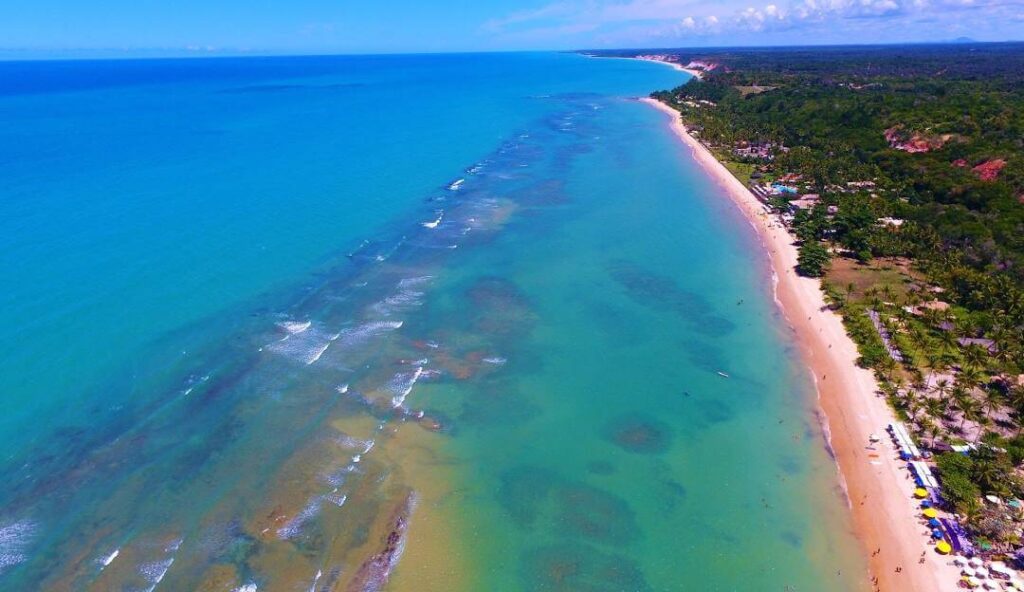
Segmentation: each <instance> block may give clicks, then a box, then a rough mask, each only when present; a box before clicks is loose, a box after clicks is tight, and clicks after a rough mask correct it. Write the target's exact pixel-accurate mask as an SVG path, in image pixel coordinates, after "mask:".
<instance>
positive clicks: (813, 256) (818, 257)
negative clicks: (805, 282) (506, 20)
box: [796, 240, 831, 277]
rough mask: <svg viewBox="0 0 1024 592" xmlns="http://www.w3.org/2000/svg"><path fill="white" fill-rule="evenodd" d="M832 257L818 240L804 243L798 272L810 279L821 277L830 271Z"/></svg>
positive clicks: (798, 261)
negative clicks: (829, 265)
mask: <svg viewBox="0 0 1024 592" xmlns="http://www.w3.org/2000/svg"><path fill="white" fill-rule="evenodd" d="M830 260H831V256H830V255H829V254H828V249H827V248H825V247H824V246H823V245H822V244H821V243H819V242H818V241H816V240H808V241H804V243H803V244H802V245H800V254H799V257H798V259H797V265H796V270H797V271H798V272H800V275H806V276H808V277H821V276H823V275H825V271H826V270H827V269H828V264H829V261H830Z"/></svg>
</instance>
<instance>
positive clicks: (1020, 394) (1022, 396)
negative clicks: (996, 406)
mask: <svg viewBox="0 0 1024 592" xmlns="http://www.w3.org/2000/svg"><path fill="white" fill-rule="evenodd" d="M1007 403H1008V404H1009V405H1010V407H1012V408H1013V414H1014V416H1015V419H1016V420H1017V435H1018V436H1019V435H1020V434H1021V431H1024V386H1021V385H1019V384H1018V385H1015V386H1014V387H1012V388H1011V389H1010V392H1009V394H1008V396H1007Z"/></svg>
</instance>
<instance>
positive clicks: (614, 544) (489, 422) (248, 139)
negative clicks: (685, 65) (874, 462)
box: [0, 53, 864, 592]
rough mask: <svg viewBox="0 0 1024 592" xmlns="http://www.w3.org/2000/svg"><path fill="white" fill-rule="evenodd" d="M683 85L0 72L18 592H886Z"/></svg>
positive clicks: (176, 67)
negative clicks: (682, 97) (653, 98)
mask: <svg viewBox="0 0 1024 592" xmlns="http://www.w3.org/2000/svg"><path fill="white" fill-rule="evenodd" d="M685 77H686V75H685V74H681V73H679V72H676V71H674V70H672V69H670V68H666V67H664V66H662V65H658V64H650V63H641V62H637V61H631V60H615V59H593V58H585V57H582V56H579V55H574V54H557V53H524V54H486V55H472V54H463V55H411V56H386V57H384V56H368V57H278V58H237V59H236V58H230V59H229V58H225V59H188V60H177V59H168V60H122V61H67V62H7V63H0V179H2V183H0V277H3V289H2V290H0V298H2V300H0V404H2V409H3V410H4V413H3V414H2V415H0V451H2V453H0V454H2V457H0V590H97V591H100V590H103V591H106V590H118V591H121V590H125V591H127V590H131V591H134V590H208V591H211V592H212V591H225V592H229V591H230V592H255V591H257V590H259V591H264V590H268V591H270V590H289V591H290V590H303V591H305V590H311V591H320V590H325V591H328V590H351V591H363V590H367V591H369V590H415V591H417V592H422V591H430V590H445V591H451V590H531V591H532V590H566V591H569V590H572V591H591V590H593V591H646V590H683V589H686V590H689V589H703V590H754V589H758V590H782V589H784V587H785V586H793V588H792V589H794V590H853V589H860V588H861V587H862V586H863V585H864V581H863V580H864V577H863V574H864V568H863V560H862V558H861V556H860V549H859V548H858V546H857V544H856V542H855V541H854V539H853V538H852V537H851V535H850V534H849V525H848V523H847V517H846V513H845V508H844V506H843V503H844V502H843V500H842V498H841V495H840V494H839V493H838V491H837V487H836V484H837V475H836V468H835V466H834V464H833V463H832V461H831V460H830V459H829V457H828V456H827V454H826V452H825V450H824V441H823V438H822V434H821V430H820V428H819V426H818V423H817V421H816V419H815V409H816V404H815V402H814V399H813V391H812V389H811V388H810V385H809V382H808V380H807V377H806V376H805V372H804V370H803V368H802V366H801V364H800V363H799V360H798V359H797V358H796V354H795V353H794V349H793V347H792V343H791V342H790V341H789V337H788V333H787V332H786V331H785V327H784V323H783V321H782V320H781V319H780V317H779V316H778V314H777V311H776V310H775V307H774V304H773V303H772V294H771V285H770V276H769V272H768V270H767V268H766V262H765V260H764V257H763V255H762V254H761V253H760V251H759V246H758V244H757V242H756V238H755V237H754V236H753V234H752V231H751V230H750V229H749V228H748V227H747V226H746V224H745V223H744V222H743V221H742V218H740V217H739V215H738V214H737V213H736V212H734V211H733V210H732V208H731V206H730V205H729V203H728V202H727V201H726V200H725V199H723V197H722V195H721V192H720V191H719V189H718V188H716V187H715V186H714V185H713V184H712V183H711V182H710V181H709V180H708V179H706V178H705V177H704V176H703V174H702V172H701V171H700V170H699V168H698V167H697V166H696V164H695V163H693V162H692V161H691V159H690V158H689V157H688V154H687V153H686V151H685V148H684V147H682V146H681V145H679V144H678V142H676V141H675V139H674V138H673V137H672V136H671V134H670V133H669V132H668V131H667V130H666V125H665V121H664V116H663V115H661V114H659V113H657V112H656V111H654V110H653V109H650V108H649V107H647V106H645V105H643V104H641V103H638V102H636V101H635V100H632V98H633V97H636V96H643V95H646V94H648V93H649V92H651V91H653V90H658V89H664V88H670V87H673V86H676V85H678V84H680V83H682V82H683V81H684V80H685ZM719 372H725V373H727V374H728V375H729V376H730V378H728V379H724V378H722V377H721V376H720V375H719V374H718V373H719ZM840 573H841V574H842V575H840ZM754 582H756V584H754Z"/></svg>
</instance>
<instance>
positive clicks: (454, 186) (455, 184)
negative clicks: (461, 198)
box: [448, 179, 466, 191]
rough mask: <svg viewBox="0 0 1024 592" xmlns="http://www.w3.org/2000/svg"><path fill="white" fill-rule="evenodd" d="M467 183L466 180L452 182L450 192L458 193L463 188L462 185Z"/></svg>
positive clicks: (449, 186) (449, 185)
mask: <svg viewBox="0 0 1024 592" xmlns="http://www.w3.org/2000/svg"><path fill="white" fill-rule="evenodd" d="M465 182H466V180H465V179H456V180H455V181H452V182H451V183H449V184H448V189H449V191H458V190H459V189H460V188H461V187H462V184H463V183H465Z"/></svg>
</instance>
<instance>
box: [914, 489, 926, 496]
mask: <svg viewBox="0 0 1024 592" xmlns="http://www.w3.org/2000/svg"><path fill="white" fill-rule="evenodd" d="M914 496H916V497H917V498H918V499H924V498H926V497H928V490H927V489H925V488H924V487H918V488H917V489H915V490H914Z"/></svg>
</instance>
